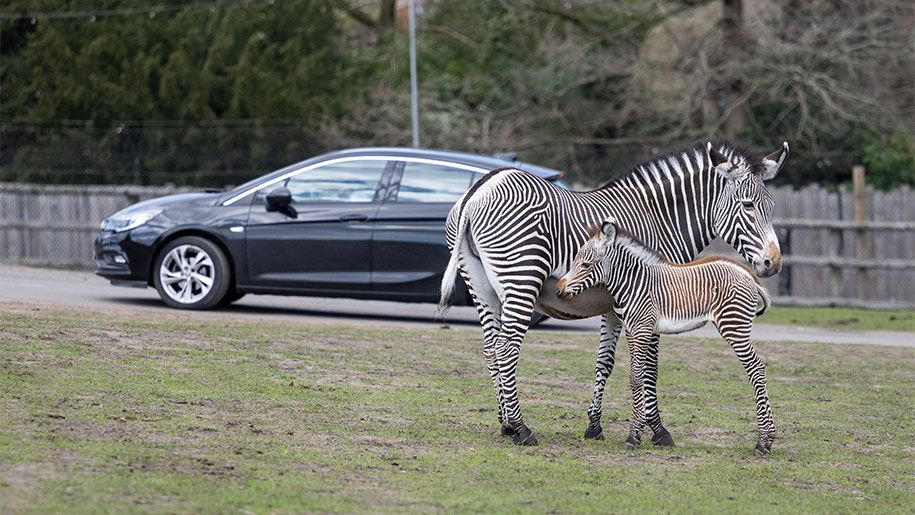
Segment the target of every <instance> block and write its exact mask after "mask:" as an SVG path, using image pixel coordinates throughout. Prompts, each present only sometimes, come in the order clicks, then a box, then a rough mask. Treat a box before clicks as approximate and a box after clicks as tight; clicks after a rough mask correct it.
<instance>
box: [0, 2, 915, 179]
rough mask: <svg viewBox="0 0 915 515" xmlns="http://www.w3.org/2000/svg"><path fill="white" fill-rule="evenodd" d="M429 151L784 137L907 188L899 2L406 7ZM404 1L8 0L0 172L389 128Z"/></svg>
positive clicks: (318, 140)
mask: <svg viewBox="0 0 915 515" xmlns="http://www.w3.org/2000/svg"><path fill="white" fill-rule="evenodd" d="M417 3H418V5H419V7H420V17H419V21H418V52H419V59H418V63H419V83H420V101H421V104H420V114H421V124H420V126H421V132H422V143H423V145H424V146H427V147H434V148H447V149H458V150H469V151H474V152H480V153H493V152H499V151H505V150H514V151H517V152H518V153H519V154H520V156H521V158H522V159H524V160H527V161H531V162H536V163H540V164H544V165H548V166H553V167H556V168H559V169H563V170H566V171H567V172H569V175H570V177H571V178H572V180H574V181H577V182H580V183H587V184H595V183H598V182H601V181H604V180H606V179H608V178H610V177H612V176H613V175H617V174H620V173H623V172H625V171H626V169H627V168H628V166H630V165H632V164H634V163H635V162H637V161H639V160H642V159H644V158H645V157H647V156H649V155H652V154H656V153H658V152H661V151H663V150H665V149H667V148H669V147H671V146H676V145H680V144H683V143H685V142H692V141H696V140H701V139H706V138H710V137H730V138H734V139H740V140H745V141H748V142H750V143H753V144H755V145H757V146H760V147H761V148H763V149H775V148H777V147H778V146H779V145H780V143H781V141H783V140H788V141H789V142H790V143H791V146H792V151H793V156H792V161H791V166H790V167H789V169H788V170H787V173H785V174H783V178H782V180H784V181H789V182H792V183H795V184H801V183H805V182H810V181H822V182H828V183H836V182H841V181H846V180H847V179H848V177H849V171H850V167H851V165H852V164H855V163H862V164H865V165H867V166H868V168H869V178H870V180H871V182H873V183H875V184H877V185H879V186H881V187H891V186H894V185H898V184H915V57H913V55H915V48H913V41H915V38H913V33H912V30H913V29H912V27H913V26H915V7H913V4H912V2H910V1H898V0H867V1H852V0H830V1H825V0H822V1H821V0H811V1H805V2H800V1H796V0H709V1H687V0H683V1H670V2H659V1H647V0H646V1H639V0H630V1H585V0H579V1H575V0H571V1H570V0H502V1H496V0H460V1H446V0H417ZM405 6H406V2H404V1H402V0H349V1H347V0H263V1H258V0H242V1H236V0H222V1H220V0H214V1H201V2H193V3H188V4H178V5H176V4H175V3H173V2H166V1H162V2H156V1H154V0H136V1H130V0H123V1H116V0H108V1H101V0H100V1H97V2H84V1H79V0H71V1H62V0H61V1H50V0H49V1H43V2H35V1H32V0H6V1H5V2H4V3H3V7H2V20H0V175H2V180H10V181H12V180H15V181H50V182H69V183H74V182H82V183H124V182H136V183H164V182H174V183H178V184H196V185H202V186H217V187H221V186H223V185H225V184H229V183H238V182H241V181H243V180H245V179H247V178H250V177H253V176H256V175H258V174H261V173H263V172H265V171H268V170H270V169H274V168H277V167H279V166H282V165H285V164H288V163H291V162H294V161H297V160H300V159H304V158H306V157H309V156H311V155H314V154H316V153H318V152H321V151H325V150H329V149H333V148H341V147H348V146H356V145H367V144H373V145H408V144H409V143H410V123H409V84H408V80H409V78H408V67H407V64H408V63H407V35H406V30H405V29H406V25H405V19H404V15H405Z"/></svg>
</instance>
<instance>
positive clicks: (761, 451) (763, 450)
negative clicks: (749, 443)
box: [753, 442, 772, 458]
mask: <svg viewBox="0 0 915 515" xmlns="http://www.w3.org/2000/svg"><path fill="white" fill-rule="evenodd" d="M770 454H772V444H771V443H769V444H763V443H762V442H758V443H757V444H756V448H755V449H753V456H756V457H757V458H765V457H768V456H769V455H770Z"/></svg>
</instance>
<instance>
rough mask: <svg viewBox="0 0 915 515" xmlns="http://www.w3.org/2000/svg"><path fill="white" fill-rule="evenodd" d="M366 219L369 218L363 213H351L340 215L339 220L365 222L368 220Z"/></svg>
mask: <svg viewBox="0 0 915 515" xmlns="http://www.w3.org/2000/svg"><path fill="white" fill-rule="evenodd" d="M368 219H369V217H367V216H365V215H360V214H356V213H353V214H350V215H343V216H341V217H340V221H341V222H366V221H368Z"/></svg>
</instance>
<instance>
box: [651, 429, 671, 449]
mask: <svg viewBox="0 0 915 515" xmlns="http://www.w3.org/2000/svg"><path fill="white" fill-rule="evenodd" d="M651 443H653V444H655V445H659V446H661V447H674V446H675V445H676V444H674V439H673V437H672V436H670V432H669V431H668V430H667V428H665V427H664V426H661V429H660V430H658V432H657V433H655V434H654V436H652V437H651Z"/></svg>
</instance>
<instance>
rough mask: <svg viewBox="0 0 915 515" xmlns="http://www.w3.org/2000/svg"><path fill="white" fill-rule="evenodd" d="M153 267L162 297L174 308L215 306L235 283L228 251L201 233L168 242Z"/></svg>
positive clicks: (206, 307) (156, 284)
mask: <svg viewBox="0 0 915 515" xmlns="http://www.w3.org/2000/svg"><path fill="white" fill-rule="evenodd" d="M153 270H154V274H153V278H154V279H155V281H154V282H155V286H156V290H157V291H158V292H159V297H160V298H161V299H162V301H163V302H165V303H166V304H168V305H169V306H171V307H174V308H181V309H210V308H212V307H215V306H217V305H219V303H220V302H221V301H222V300H223V299H224V298H225V297H226V294H227V293H228V291H229V286H230V285H231V284H232V268H231V266H230V265H229V261H228V259H227V258H226V255H225V253H224V252H223V251H222V249H220V248H219V246H218V245H216V244H215V243H214V242H212V241H210V240H208V239H206V238H202V237H200V236H183V237H180V238H178V239H176V240H174V241H171V242H169V243H167V244H166V245H165V246H164V247H163V248H162V250H161V252H160V253H159V256H158V257H157V258H156V261H155V263H154V264H153Z"/></svg>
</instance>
